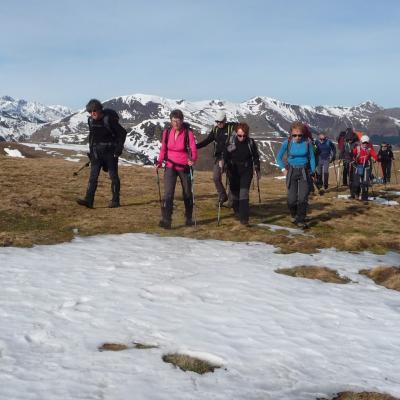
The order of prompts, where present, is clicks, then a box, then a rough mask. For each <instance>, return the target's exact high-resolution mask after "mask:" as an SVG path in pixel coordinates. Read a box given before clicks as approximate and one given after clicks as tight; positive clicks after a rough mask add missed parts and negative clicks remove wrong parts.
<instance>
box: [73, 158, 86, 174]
mask: <svg viewBox="0 0 400 400" xmlns="http://www.w3.org/2000/svg"><path fill="white" fill-rule="evenodd" d="M89 165H90V160H89V161H88V162H87V163H86V164H84V165H82V167H80V168H79V169H78V171H75V172H74V174H73V175H74V176H78V175H79V172H81V171H82V170H83V169H84V168H87V167H88V166H89Z"/></svg>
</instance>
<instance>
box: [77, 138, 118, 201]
mask: <svg viewBox="0 0 400 400" xmlns="http://www.w3.org/2000/svg"><path fill="white" fill-rule="evenodd" d="M101 168H103V169H104V170H105V171H108V174H109V176H110V179H111V192H112V199H113V201H119V192H120V186H121V184H120V180H119V176H118V157H115V156H114V147H113V146H101V145H98V146H96V147H94V148H93V149H92V151H91V153H90V175H89V182H88V186H87V190H86V197H85V198H86V200H87V201H88V203H89V204H91V205H93V201H94V195H95V193H96V189H97V182H98V178H99V175H100V171H101Z"/></svg>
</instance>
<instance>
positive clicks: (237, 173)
mask: <svg viewBox="0 0 400 400" xmlns="http://www.w3.org/2000/svg"><path fill="white" fill-rule="evenodd" d="M236 129H237V132H236V135H235V139H234V141H233V143H231V144H230V145H228V146H227V147H226V149H225V151H224V155H223V156H224V161H225V164H226V166H227V174H228V176H229V188H230V193H231V195H232V208H233V211H234V212H235V217H236V218H237V219H239V220H240V223H241V224H242V225H248V224H249V191H250V184H251V181H252V179H253V173H254V170H255V171H256V174H257V178H258V179H259V178H260V155H259V153H258V149H257V145H256V142H255V140H254V139H252V138H250V137H249V130H250V129H249V126H248V125H247V124H246V123H240V124H238V125H237V128H236Z"/></svg>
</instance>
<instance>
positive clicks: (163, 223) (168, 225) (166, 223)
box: [158, 219, 171, 229]
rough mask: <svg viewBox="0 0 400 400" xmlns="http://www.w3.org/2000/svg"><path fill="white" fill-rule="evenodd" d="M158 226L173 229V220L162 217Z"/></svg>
mask: <svg viewBox="0 0 400 400" xmlns="http://www.w3.org/2000/svg"><path fill="white" fill-rule="evenodd" d="M158 226H159V227H160V228H164V229H171V221H166V220H165V219H161V220H160V222H159V223H158Z"/></svg>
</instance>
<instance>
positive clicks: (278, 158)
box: [276, 140, 315, 169]
mask: <svg viewBox="0 0 400 400" xmlns="http://www.w3.org/2000/svg"><path fill="white" fill-rule="evenodd" d="M287 147H288V141H287V140H285V141H284V142H283V143H282V146H281V148H280V149H279V152H278V155H277V156H276V161H277V163H278V165H279V168H280V169H284V168H286V165H285V162H284V161H283V155H284V154H285V153H286V151H287ZM314 164H315V161H314Z"/></svg>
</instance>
